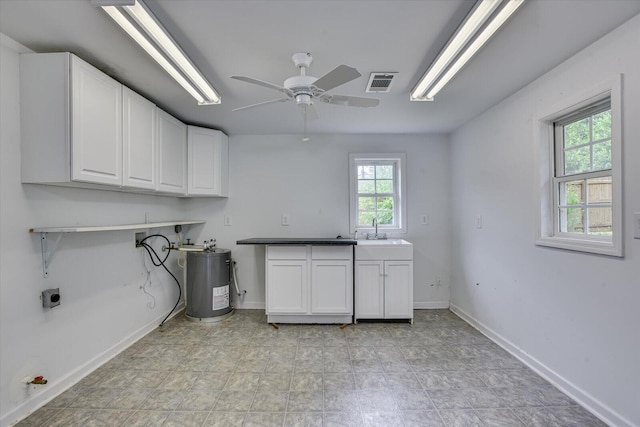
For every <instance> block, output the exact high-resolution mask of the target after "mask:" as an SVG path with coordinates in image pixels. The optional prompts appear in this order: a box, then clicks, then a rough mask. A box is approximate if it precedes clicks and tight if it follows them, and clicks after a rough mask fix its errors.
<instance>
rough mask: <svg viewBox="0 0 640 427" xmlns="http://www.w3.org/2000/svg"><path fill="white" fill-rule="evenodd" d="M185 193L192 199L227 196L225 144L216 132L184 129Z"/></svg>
mask: <svg viewBox="0 0 640 427" xmlns="http://www.w3.org/2000/svg"><path fill="white" fill-rule="evenodd" d="M187 134H188V138H187V139H188V152H189V162H188V171H189V179H188V193H189V195H194V196H219V197H226V196H227V195H228V181H229V171H228V161H229V142H228V138H227V135H225V134H224V133H222V132H221V131H219V130H215V129H206V128H201V127H198V126H189V127H188V132H187Z"/></svg>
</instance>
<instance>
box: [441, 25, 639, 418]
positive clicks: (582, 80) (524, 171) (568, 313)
mask: <svg viewBox="0 0 640 427" xmlns="http://www.w3.org/2000/svg"><path fill="white" fill-rule="evenodd" d="M638 52H640V16H636V17H635V18H633V19H632V20H631V21H629V22H627V23H626V24H625V25H623V26H621V27H620V28H618V29H617V30H615V31H613V32H612V33H610V34H609V35H607V36H605V37H604V38H602V39H601V40H599V41H598V42H596V43H595V44H593V45H592V46H590V47H588V48H587V49H585V50H584V51H582V52H580V53H579V54H577V55H576V56H574V57H572V58H570V59H568V60H567V61H566V62H565V63H563V64H561V65H560V66H558V67H557V68H555V69H554V70H552V71H550V72H549V73H547V74H546V75H544V76H543V77H541V78H540V79H538V80H537V81H535V82H533V83H532V84H530V85H528V86H527V87H525V88H524V89H522V90H520V91H519V92H517V93H516V94H514V95H513V96H511V97H509V98H508V99H506V100H505V101H503V102H502V103H500V104H498V105H497V106H495V107H494V108H492V109H491V110H489V111H487V112H485V113H483V114H481V115H480V116H479V117H476V118H475V119H474V120H472V121H470V122H469V123H467V124H465V125H464V126H463V127H462V128H461V129H459V130H457V131H456V132H454V133H453V135H452V137H451V139H452V145H451V164H452V168H451V180H452V195H453V200H452V218H453V220H452V235H453V241H452V247H453V249H452V272H453V274H452V292H451V304H452V308H453V309H454V310H455V311H457V312H459V313H461V314H462V315H463V316H465V317H466V318H467V319H468V320H470V321H471V322H473V323H475V324H476V325H477V326H478V327H480V328H481V329H483V330H484V331H485V332H486V333H487V334H489V335H491V336H493V337H494V338H495V339H496V340H498V341H499V342H501V343H502V344H503V345H505V346H507V347H508V348H510V349H511V350H512V351H513V352H515V353H516V354H518V355H519V356H520V357H522V358H523V359H524V360H526V361H527V362H528V363H530V364H531V365H532V366H533V367H534V368H536V369H537V370H539V371H540V372H542V373H543V374H544V375H546V376H547V377H548V378H550V379H552V380H553V381H554V382H556V383H557V384H559V385H560V386H561V387H562V388H564V389H565V390H566V391H568V392H569V393H570V394H572V395H573V396H574V397H575V398H577V399H578V400H580V401H581V402H583V403H584V404H586V405H587V406H589V407H590V408H591V409H592V410H593V411H595V412H597V413H598V414H599V415H600V416H601V417H603V419H605V420H607V421H608V422H609V423H610V424H611V425H620V426H622V425H629V426H631V425H635V426H638V425H640V406H639V405H638V402H640V387H639V385H640V368H639V367H638V361H640V340H639V339H638V327H639V326H640V310H639V309H638V304H639V303H640V240H638V239H633V228H632V213H633V212H640V168H639V167H638V164H639V160H640V122H639V121H638V117H640V96H639V95H640V55H639V54H638ZM617 73H623V74H624V80H623V114H624V117H623V121H624V122H623V146H624V148H623V151H624V160H623V163H624V164H623V167H624V218H625V223H624V225H625V231H624V236H625V241H624V246H625V257H624V259H619V258H613V257H606V256H597V255H589V254H584V253H575V252H569V251H563V250H555V249H550V248H544V247H537V246H535V245H534V232H535V229H534V227H535V226H534V221H535V216H534V215H535V212H536V209H538V204H537V201H536V200H535V198H534V194H535V184H534V172H535V167H536V166H535V161H534V145H535V143H536V142H535V141H534V140H533V123H532V118H533V116H534V115H535V113H536V112H537V111H539V110H544V109H546V108H547V107H548V106H551V105H554V104H556V103H557V102H558V101H559V100H561V99H562V97H563V96H565V95H570V94H572V93H576V92H577V93H580V92H581V90H582V89H583V88H588V87H590V86H592V85H595V84H597V83H599V82H600V81H602V80H604V79H606V78H607V77H609V76H612V75H614V74H617ZM477 215H482V218H483V225H484V226H483V228H482V229H477V228H476V227H475V220H476V216H477ZM476 283H479V285H476Z"/></svg>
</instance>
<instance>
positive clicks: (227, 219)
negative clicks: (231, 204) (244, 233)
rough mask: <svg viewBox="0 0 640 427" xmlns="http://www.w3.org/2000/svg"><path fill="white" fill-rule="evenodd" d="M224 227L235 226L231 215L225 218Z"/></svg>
mask: <svg viewBox="0 0 640 427" xmlns="http://www.w3.org/2000/svg"><path fill="white" fill-rule="evenodd" d="M224 225H225V226H230V225H233V220H232V219H231V215H225V216H224Z"/></svg>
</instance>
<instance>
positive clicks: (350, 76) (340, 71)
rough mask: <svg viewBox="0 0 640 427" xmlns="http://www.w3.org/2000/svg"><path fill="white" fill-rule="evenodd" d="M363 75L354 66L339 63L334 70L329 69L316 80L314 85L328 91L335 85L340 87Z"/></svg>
mask: <svg viewBox="0 0 640 427" xmlns="http://www.w3.org/2000/svg"><path fill="white" fill-rule="evenodd" d="M361 75H362V74H360V73H359V72H358V70H356V69H355V68H353V67H349V66H347V65H338V66H337V67H336V68H334V69H333V70H332V71H329V72H328V73H327V74H325V75H324V76H322V77H320V78H319V79H318V80H316V81H315V83H313V85H314V86H315V87H317V88H318V89H322V90H323V91H325V92H326V91H328V90H331V89H333V88H334V87H338V86H340V85H343V84H345V83H348V82H350V81H351V80H354V79H357V78H358V77H360V76H361Z"/></svg>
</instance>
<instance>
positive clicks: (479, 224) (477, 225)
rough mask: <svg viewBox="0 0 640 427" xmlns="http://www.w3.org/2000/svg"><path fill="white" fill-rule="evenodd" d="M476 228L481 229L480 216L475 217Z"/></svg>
mask: <svg viewBox="0 0 640 427" xmlns="http://www.w3.org/2000/svg"><path fill="white" fill-rule="evenodd" d="M476 228H482V215H478V216H476Z"/></svg>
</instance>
